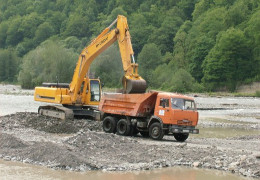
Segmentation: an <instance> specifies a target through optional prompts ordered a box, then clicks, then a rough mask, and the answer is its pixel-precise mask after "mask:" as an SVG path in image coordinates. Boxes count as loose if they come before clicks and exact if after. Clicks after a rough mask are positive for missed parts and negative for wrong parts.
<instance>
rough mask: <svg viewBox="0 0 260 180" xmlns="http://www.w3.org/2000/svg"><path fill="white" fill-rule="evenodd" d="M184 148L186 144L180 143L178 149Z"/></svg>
mask: <svg viewBox="0 0 260 180" xmlns="http://www.w3.org/2000/svg"><path fill="white" fill-rule="evenodd" d="M185 146H187V143H182V144H179V145H178V147H179V148H184V147H185Z"/></svg>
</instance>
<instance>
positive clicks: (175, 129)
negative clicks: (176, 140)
mask: <svg viewBox="0 0 260 180" xmlns="http://www.w3.org/2000/svg"><path fill="white" fill-rule="evenodd" d="M169 132H171V133H191V134H199V129H195V127H194V126H185V127H183V126H170V127H169Z"/></svg>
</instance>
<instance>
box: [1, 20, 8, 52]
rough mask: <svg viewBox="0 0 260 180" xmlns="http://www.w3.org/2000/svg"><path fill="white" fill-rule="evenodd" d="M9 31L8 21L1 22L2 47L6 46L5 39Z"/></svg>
mask: <svg viewBox="0 0 260 180" xmlns="http://www.w3.org/2000/svg"><path fill="white" fill-rule="evenodd" d="M7 31H8V22H7V21H5V22H2V23H1V24H0V47H1V48H4V47H5V41H6V37H7Z"/></svg>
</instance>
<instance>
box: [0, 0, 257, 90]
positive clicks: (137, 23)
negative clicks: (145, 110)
mask: <svg viewBox="0 0 260 180" xmlns="http://www.w3.org/2000/svg"><path fill="white" fill-rule="evenodd" d="M118 14H120V15H124V16H126V17H127V19H128V24H129V31H130V34H131V40H132V45H133V49H134V53H135V58H136V60H137V63H138V64H139V74H140V75H141V76H142V77H143V78H144V79H145V80H146V81H147V83H148V86H149V89H157V90H164V91H172V92H204V91H219V90H225V91H230V92H234V91H236V89H237V87H238V86H240V85H242V84H248V83H251V82H256V81H258V82H259V81H260V1H259V0H246V1H245V0H228V1H227V0H160V1H158V0H25V1H20V0H0V82H2V83H15V84H20V85H21V86H22V88H34V87H35V86H37V85H41V83H42V82H57V81H59V82H67V83H69V82H70V81H71V79H72V74H73V72H74V68H75V65H76V62H77V60H78V56H79V54H80V52H81V51H82V49H83V48H84V47H85V46H87V45H88V44H89V43H90V42H91V40H93V39H94V38H95V37H96V36H97V35H98V34H99V33H101V32H102V30H103V29H105V28H106V27H107V26H108V25H109V24H110V23H111V22H113V20H114V19H116V17H117V15H118ZM119 64H121V59H120V54H119V49H118V46H117V43H114V44H113V45H112V46H111V47H110V48H108V49H107V50H106V51H105V52H103V53H102V54H101V55H99V56H98V58H97V59H96V60H94V62H93V64H92V66H91V74H93V75H94V76H95V77H99V78H100V79H101V81H102V82H104V84H105V87H108V88H112V87H113V88H115V87H118V88H120V87H121V78H122V75H123V69H122V65H119Z"/></svg>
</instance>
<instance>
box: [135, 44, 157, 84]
mask: <svg viewBox="0 0 260 180" xmlns="http://www.w3.org/2000/svg"><path fill="white" fill-rule="evenodd" d="M161 58H162V55H161V52H160V50H159V48H158V46H156V44H154V43H150V44H146V45H144V47H143V49H142V51H141V52H140V54H139V55H138V58H137V60H138V64H139V74H140V75H141V76H142V77H143V78H144V79H145V80H146V81H147V83H148V86H154V82H155V81H156V77H153V71H154V70H155V68H157V66H158V65H159V64H160V60H161Z"/></svg>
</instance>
